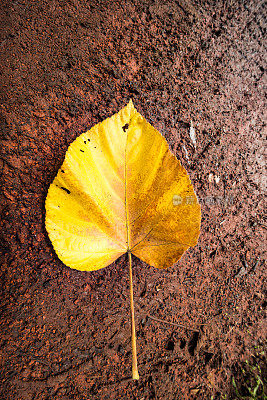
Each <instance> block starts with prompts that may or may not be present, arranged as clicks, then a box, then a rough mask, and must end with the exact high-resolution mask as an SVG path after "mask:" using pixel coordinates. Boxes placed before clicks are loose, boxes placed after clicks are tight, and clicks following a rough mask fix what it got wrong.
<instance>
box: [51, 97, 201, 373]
mask: <svg viewBox="0 0 267 400" xmlns="http://www.w3.org/2000/svg"><path fill="white" fill-rule="evenodd" d="M199 228H200V205H199V204H198V202H197V198H196V195H195V193H194V190H193V187H192V185H191V182H190V179H189V177H188V175H187V172H186V170H185V169H184V168H183V167H182V166H181V164H180V162H179V161H178V160H177V159H176V158H175V156H174V155H173V154H172V153H171V152H170V150H169V147H168V144H167V142H166V140H165V139H164V138H163V137H162V136H161V134H160V133H159V132H158V131H157V130H156V129H155V128H153V126H151V125H150V124H149V123H148V122H147V121H146V120H145V119H144V118H143V117H142V115H141V114H139V113H138V112H137V111H136V109H135V108H134V106H133V103H132V101H130V102H129V104H128V105H127V106H126V107H124V108H123V109H122V110H121V111H120V112H119V113H118V114H115V115H113V116H112V117H111V118H108V119H106V120H105V121H103V122H101V123H100V124H98V125H95V126H94V127H93V128H92V129H90V130H89V131H88V132H85V133H83V134H82V135H81V136H79V137H78V138H77V139H76V140H75V141H74V142H73V143H72V144H71V145H70V147H69V149H68V151H67V153H66V157H65V160H64V162H63V164H62V166H61V168H60V170H59V171H58V174H57V176H56V178H55V179H54V181H53V183H52V184H51V185H50V187H49V190H48V194H47V198H46V229H47V232H48V234H49V237H50V239H51V242H52V243H53V246H54V249H55V251H56V253H57V254H58V256H59V258H60V259H61V260H62V261H63V262H64V263H65V264H66V265H68V266H69V267H71V268H75V269H79V270H86V271H93V270H97V269H100V268H104V267H106V266H107V265H109V264H111V263H112V262H113V261H115V260H116V259H117V258H118V257H119V256H121V255H122V254H124V253H126V252H127V253H128V256H129V273H130V301H131V319H132V358H133V360H132V377H133V379H139V374H138V369H137V355H136V353H137V352H136V337H135V324H134V305H133V284H132V258H131V254H134V255H135V256H137V257H139V258H140V259H141V260H143V261H145V262H147V263H148V264H150V265H153V266H155V267H157V268H167V267H169V266H170V265H172V264H173V263H175V262H176V261H177V260H179V258H180V257H181V256H182V254H183V253H184V252H185V251H186V250H187V249H188V247H189V246H194V245H195V244H196V243H197V239H198V235H199Z"/></svg>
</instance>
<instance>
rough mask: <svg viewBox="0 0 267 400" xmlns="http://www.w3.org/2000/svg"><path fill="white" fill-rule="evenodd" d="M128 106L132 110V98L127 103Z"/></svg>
mask: <svg viewBox="0 0 267 400" xmlns="http://www.w3.org/2000/svg"><path fill="white" fill-rule="evenodd" d="M128 107H129V108H130V110H134V108H135V107H134V104H133V100H132V99H130V101H129V103H128Z"/></svg>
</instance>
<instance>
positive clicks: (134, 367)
mask: <svg viewBox="0 0 267 400" xmlns="http://www.w3.org/2000/svg"><path fill="white" fill-rule="evenodd" d="M128 257H129V274H130V301H131V320H132V377H133V379H137V380H138V379H139V374H138V368H137V354H136V336H135V322H134V300H133V273H132V254H131V251H130V250H128Z"/></svg>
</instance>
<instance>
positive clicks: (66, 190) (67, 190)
mask: <svg viewBox="0 0 267 400" xmlns="http://www.w3.org/2000/svg"><path fill="white" fill-rule="evenodd" d="M60 189H63V190H65V192H67V193H68V194H70V190H69V189H66V188H65V187H63V186H61V187H60Z"/></svg>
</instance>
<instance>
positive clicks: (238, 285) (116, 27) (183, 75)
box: [0, 0, 266, 400]
mask: <svg viewBox="0 0 267 400" xmlns="http://www.w3.org/2000/svg"><path fill="white" fill-rule="evenodd" d="M1 18H2V22H1V25H0V26H1V28H0V29H1V64H2V71H1V86H2V88H1V115H2V117H1V150H0V151H1V155H0V173H1V194H0V196H1V200H0V201H1V213H2V214H1V227H0V229H1V243H0V246H1V252H2V256H1V261H2V263H1V264H2V267H1V284H2V294H1V345H0V346H1V399H3V400H5V399H8V400H30V399H31V400H48V399H64V400H69V399H75V400H88V399H100V400H104V399H109V400H113V399H114V400H115V399H116V400H118V399H127V400H131V399H138V400H148V399H157V400H177V399H225V398H227V399H230V398H233V399H235V398H237V395H236V392H235V390H234V387H233V377H234V379H235V382H236V385H237V387H238V390H239V392H240V394H241V395H244V396H245V395H246V394H248V392H247V389H246V387H245V385H246V384H248V386H249V385H250V386H253V385H254V386H255V380H254V381H253V378H251V376H249V371H248V370H247V374H248V376H247V377H244V373H243V372H242V369H241V368H242V365H243V364H242V362H243V361H244V360H249V362H250V363H252V364H253V365H256V366H263V364H264V362H263V361H264V357H265V356H264V354H263V345H264V340H265V337H266V325H265V321H264V313H265V306H266V302H265V297H264V296H265V289H266V287H264V277H265V269H264V267H265V266H264V250H265V248H264V237H265V228H266V225H265V224H264V193H265V190H266V175H265V170H264V168H265V161H264V157H265V153H264V127H265V124H264V105H265V97H264V92H265V85H266V75H265V73H264V70H265V66H266V59H264V56H265V51H266V50H265V47H264V34H265V29H266V25H265V18H266V9H265V8H264V2H262V1H257V2H255V1H253V0H249V1H245V0H244V1H241V0H239V1H230V0H229V1H204V0H203V1H194V0H179V1H166V2H165V1H159V0H156V1H152V0H141V1H137V0H131V1H125V2H123V1H121V2H118V1H103V0H98V1H94V0H91V1H85V0H79V1H78V0H69V1H63V0H53V1H43V0H37V1H33V0H32V1H31V0H16V1H11V0H9V1H6V2H4V3H2V12H1ZM130 98H132V99H133V101H134V104H135V107H136V108H137V110H138V111H139V112H141V113H142V115H143V116H144V117H145V118H146V119H147V120H148V121H149V122H150V123H152V124H153V125H154V126H155V127H156V128H157V129H158V130H159V131H160V132H161V133H162V134H163V135H164V136H165V138H166V139H167V141H168V143H169V146H170V149H171V150H172V151H173V153H174V154H175V155H176V156H177V158H178V159H180V160H181V162H182V164H183V165H184V166H185V168H186V169H187V171H188V173H189V175H190V178H191V180H192V183H193V185H194V187H195V190H196V193H197V195H198V197H199V200H200V202H201V205H202V227H201V234H200V238H199V242H198V244H197V246H196V247H195V248H191V249H190V250H189V251H188V252H187V253H186V254H185V255H184V256H183V257H182V259H181V261H180V262H179V263H177V264H175V265H174V266H173V267H171V268H169V269H168V270H156V269H155V268H153V267H149V266H148V265H145V264H144V263H143V262H141V261H140V260H138V259H137V258H134V265H133V274H134V276H133V278H134V292H135V312H136V329H137V340H138V341H137V347H138V363H139V372H140V376H141V377H140V380H139V381H132V380H131V339H130V318H129V280H128V268H127V260H126V257H121V258H120V259H119V260H117V261H116V262H115V263H114V264H112V265H110V266H109V267H107V268H105V269H103V270H99V271H96V272H91V273H86V272H79V271H76V270H71V269H70V268H68V267H66V266H64V265H63V264H62V263H61V261H60V260H59V259H58V258H57V256H56V254H55V252H54V250H53V248H52V245H51V243H50V241H49V239H48V236H47V233H46V230H45V225H44V218H45V208H44V202H45V198H46V194H47V190H48V187H49V185H50V183H51V182H52V180H53V178H54V177H55V175H56V173H57V170H58V168H59V167H60V165H61V163H62V161H63V159H64V154H65V152H66V150H67V148H68V145H69V144H70V143H71V142H72V141H73V140H74V139H75V138H76V137H77V136H78V135H79V134H81V133H82V132H84V131H85V130H87V129H89V128H90V127H92V126H93V125H95V124H96V123H98V122H100V121H102V120H103V119H105V118H107V117H109V116H111V115H112V114H114V113H115V112H117V111H119V110H120V109H121V108H122V107H123V106H125V105H126V104H127V103H128V101H129V99H130ZM191 121H192V122H191ZM191 123H192V125H193V126H194V128H195V131H196V146H195V147H194V145H193V143H192V140H191V138H190V136H189V128H190V124H191ZM159 320H161V321H159ZM171 323H174V324H178V325H181V326H178V325H173V324H171ZM191 329H194V330H195V331H192V330H191ZM261 374H262V375H261V376H263V375H264V374H265V372H264V370H263V369H262V372H261ZM257 395H258V398H263V397H262V387H261V385H260V387H259V390H258V392H257ZM212 396H213V397H212Z"/></svg>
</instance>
